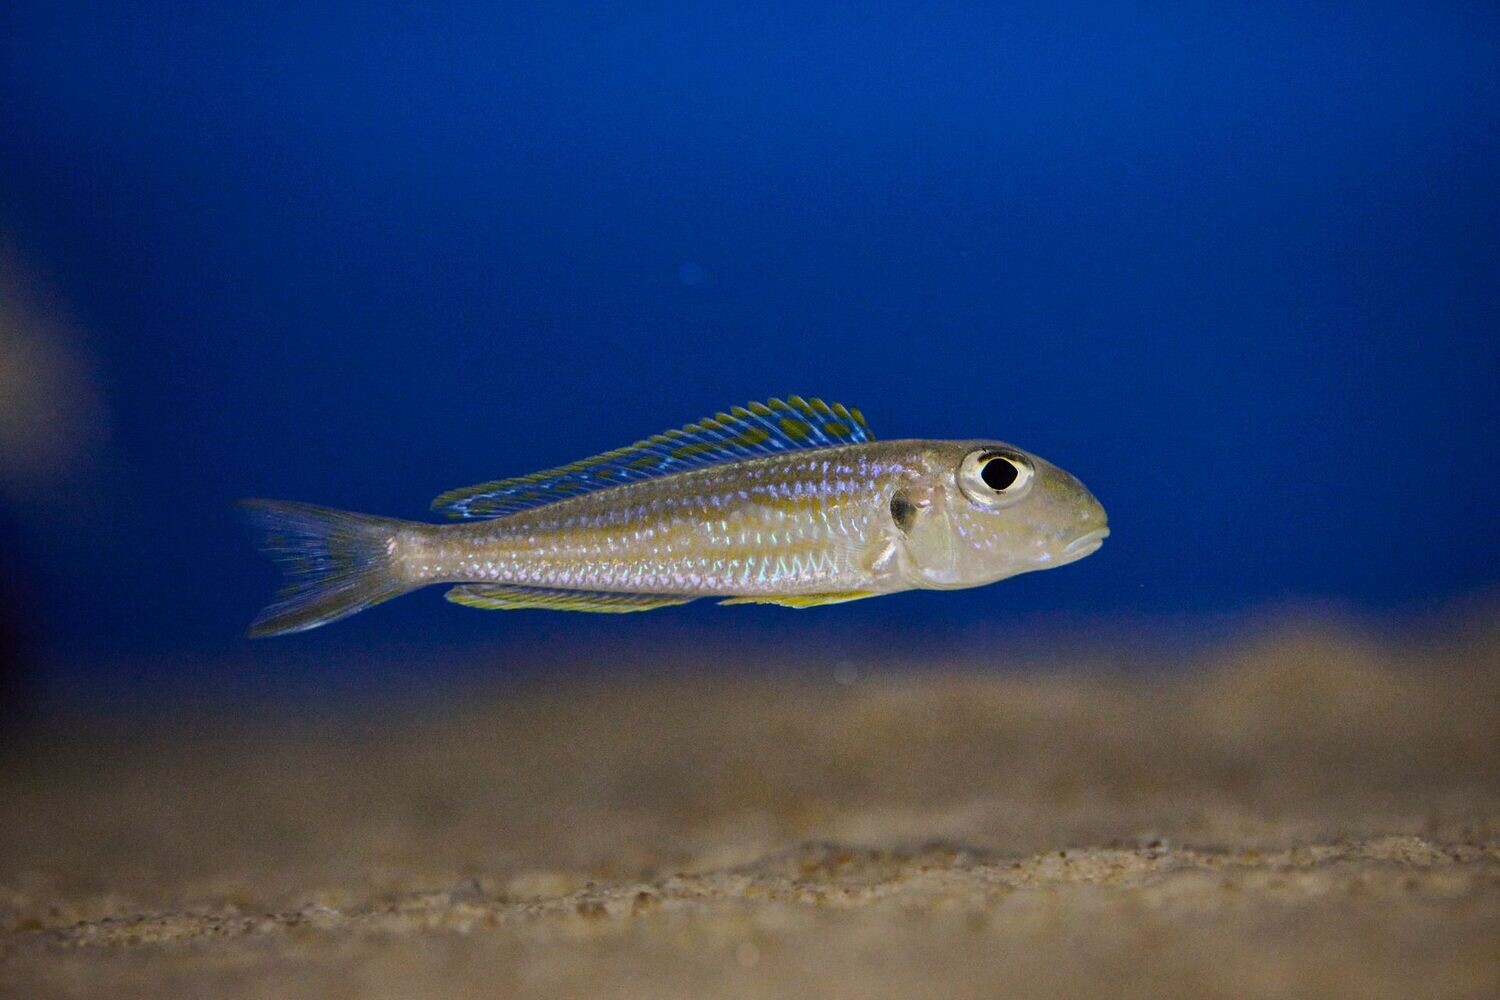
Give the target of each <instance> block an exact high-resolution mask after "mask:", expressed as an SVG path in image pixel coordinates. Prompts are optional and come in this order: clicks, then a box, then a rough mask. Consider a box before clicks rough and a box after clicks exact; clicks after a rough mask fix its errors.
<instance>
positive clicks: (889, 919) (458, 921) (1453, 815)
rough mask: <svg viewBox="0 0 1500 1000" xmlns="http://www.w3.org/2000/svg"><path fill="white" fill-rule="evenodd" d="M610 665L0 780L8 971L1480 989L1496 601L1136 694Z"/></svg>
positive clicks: (184, 986)
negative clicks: (1433, 624) (1437, 622)
mask: <svg viewBox="0 0 1500 1000" xmlns="http://www.w3.org/2000/svg"><path fill="white" fill-rule="evenodd" d="M607 676H608V675H607V674H590V675H589V677H587V678H582V677H577V676H575V677H573V678H572V679H569V678H568V677H567V676H566V674H565V673H564V675H563V676H561V677H560V678H558V679H554V680H552V681H550V682H547V683H545V684H544V683H540V682H536V683H531V684H527V685H520V686H515V687H511V688H505V689H494V690H491V691H489V692H488V693H487V694H485V695H484V696H483V697H476V698H474V699H471V700H470V701H469V702H468V703H467V704H465V705H464V706H462V707H460V708H456V709H455V708H454V707H452V706H447V707H442V706H438V707H434V708H433V709H432V710H431V711H429V712H427V713H425V714H422V713H418V714H416V715H408V714H400V713H391V714H388V715H386V716H369V715H367V716H365V717H362V718H350V719H333V720H328V721H325V722H324V723H321V724H318V725H313V724H309V723H307V722H299V723H285V724H278V723H276V722H274V721H267V720H262V721H260V722H257V723H254V724H246V723H239V724H234V725H227V724H226V725H217V726H206V725H203V724H199V725H194V726H185V725H184V726H179V727H173V726H164V728H162V729H160V730H159V731H156V732H152V733H150V734H149V735H141V734H137V735H136V736H134V737H132V738H131V739H128V740H124V739H120V738H118V737H116V738H102V737H101V738H98V739H92V740H90V739H85V740H82V741H80V742H75V743H73V744H71V745H66V746H58V745H53V746H47V747H38V748H36V749H34V750H32V751H30V752H28V753H26V754H25V755H23V756H21V757H20V758H16V759H13V760H11V761H9V762H7V766H6V767H5V770H4V773H3V775H0V796H3V801H4V803H5V809H4V811H5V823H4V824H3V828H0V988H8V989H9V990H10V991H11V992H12V994H13V995H18V996H21V995H24V996H104V995H109V996H166V995H189V994H195V995H209V996H251V997H285V996H289V995H304V996H307V995H316V996H327V997H350V998H354V997H429V996H430V997H469V996H475V997H477V996H505V995H511V994H524V995H539V996H579V995H593V996H618V997H635V996H662V995H668V996H746V997H762V996H765V997H770V996H808V995H821V996H836V997H844V996H847V997H871V996H945V997H964V996H1000V995H1006V996H1022V995H1038V994H1040V995H1048V994H1053V995H1074V996H1076V995H1085V994H1092V995H1111V996H1200V997H1219V996H1225V997H1227V996H1239V995H1297V996H1348V997H1385V996H1389V997H1409V996H1452V997H1460V996H1472V997H1481V996H1494V995H1500V944H1497V942H1500V934H1497V930H1496V929H1497V928H1500V774H1497V772H1500V768H1497V766H1496V765H1497V761H1500V710H1497V709H1500V633H1497V632H1496V631H1494V629H1493V627H1492V626H1491V625H1489V623H1488V622H1481V624H1480V627H1479V628H1478V629H1470V630H1468V631H1466V632H1461V633H1459V634H1458V635H1457V636H1456V637H1454V636H1446V637H1444V638H1443V639H1442V640H1441V641H1437V640H1432V641H1426V642H1423V641H1415V640H1413V641H1404V642H1395V641H1392V640H1390V639H1389V638H1385V639H1380V640H1376V639H1375V638H1373V637H1366V636H1361V635H1358V634H1353V633H1347V632H1344V633H1341V632H1338V631H1329V630H1318V629H1311V628H1291V629H1287V630H1283V631H1281V632H1279V633H1276V634H1274V635H1267V636H1265V637H1263V638H1262V639H1260V640H1256V641H1253V642H1249V643H1246V644H1242V645H1240V646H1238V647H1236V648H1234V649H1230V650H1226V651H1223V652H1222V653H1220V654H1217V655H1215V656H1213V657H1210V658H1209V659H1208V661H1206V662H1204V663H1202V664H1199V665H1196V666H1194V668H1193V669H1192V670H1183V669H1176V670H1171V671H1162V672H1158V673H1154V674H1152V675H1150V676H1149V677H1145V678H1140V677H1137V678H1135V679H1128V678H1124V677H1120V676H1112V675H1108V674H1103V675H1101V674H1082V673H1073V672H1068V671H1061V672H1049V673H1042V674H1037V673H1031V674H1026V675H1019V676H1016V675H1004V674H993V673H990V674H986V673H982V672H974V671H973V670H969V671H966V672H951V671H942V670H938V669H935V668H933V667H932V666H931V665H926V666H924V668H923V670H922V671H921V672H920V673H919V674H914V673H900V672H893V673H888V674H883V675H875V676H862V677H860V678H859V679H858V680H857V681H856V682H855V683H852V684H847V685H846V684H839V683H834V682H833V680H832V678H831V677H824V676H822V675H821V674H818V675H814V674H810V673H804V674H792V675H790V676H788V675H779V676H768V675H753V676H751V675H737V676H732V677H723V676H718V675H716V674H715V673H714V672H713V669H712V667H710V666H708V665H704V666H702V668H701V669H688V670H686V671H681V672H678V673H675V674H673V675H671V676H668V675H656V676H652V677H644V678H643V677H640V676H633V677H625V676H617V677H615V678H614V679H612V680H605V679H601V678H604V677H607ZM846 679H847V678H846Z"/></svg>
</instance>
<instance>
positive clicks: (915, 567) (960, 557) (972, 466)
mask: <svg viewBox="0 0 1500 1000" xmlns="http://www.w3.org/2000/svg"><path fill="white" fill-rule="evenodd" d="M923 458H924V461H923V463H922V465H923V466H924V467H925V469H926V472H925V474H923V475H921V476H920V477H919V479H918V480H917V481H914V482H912V483H911V484H909V485H908V486H907V487H905V488H904V491H903V490H898V491H897V494H896V496H894V497H893V498H892V517H893V520H894V521H895V525H896V529H897V531H898V532H899V533H900V538H901V544H902V546H903V548H904V554H905V558H904V559H903V560H902V562H903V571H904V574H905V575H906V577H907V579H908V581H909V582H910V583H911V585H913V586H916V587H922V588H926V589H938V590H943V589H954V588H959V587H974V586H978V585H980V584H985V583H993V582H994V581H996V580H1003V579H1005V578H1006V577H1008V576H1015V575H1016V574H1018V573H1027V572H1031V571H1032V570H1039V569H1051V568H1052V567H1054V566H1063V565H1066V564H1067V563H1070V562H1075V561H1077V560H1079V559H1082V558H1083V557H1084V556H1087V555H1089V554H1091V553H1093V552H1094V551H1095V550H1096V549H1098V548H1099V546H1100V545H1102V544H1103V542H1104V538H1105V536H1107V535H1108V534H1109V524H1108V518H1107V517H1106V516H1105V513H1104V508H1103V507H1102V506H1100V504H1099V501H1098V500H1096V499H1094V495H1093V494H1092V493H1090V492H1089V491H1088V489H1087V488H1086V487H1085V486H1084V485H1083V484H1082V483H1081V482H1079V481H1078V480H1077V479H1076V478H1074V477H1073V476H1072V475H1071V474H1069V473H1067V472H1065V471H1064V470H1062V469H1059V468H1058V467H1057V466H1055V465H1053V464H1052V463H1050V462H1048V461H1046V460H1045V459H1043V458H1040V457H1038V456H1036V455H1033V454H1031V453H1029V452H1026V451H1023V450H1022V449H1020V448H1017V447H1015V446H1014V445H1010V444H1005V443H1004V442H1000V441H953V442H947V441H945V442H940V443H931V444H929V445H928V446H927V447H926V448H925V449H924V455H923Z"/></svg>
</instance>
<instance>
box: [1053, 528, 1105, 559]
mask: <svg viewBox="0 0 1500 1000" xmlns="http://www.w3.org/2000/svg"><path fill="white" fill-rule="evenodd" d="M1108 537H1109V529H1108V528H1099V529H1097V530H1094V531H1090V532H1088V533H1086V534H1082V535H1079V536H1078V537H1077V538H1075V539H1073V540H1072V541H1071V542H1069V543H1068V544H1067V545H1064V546H1063V550H1062V554H1063V558H1065V559H1082V558H1083V557H1084V556H1086V555H1090V554H1091V553H1093V552H1094V551H1095V550H1096V549H1098V548H1099V546H1101V545H1103V544H1104V539H1106V538H1108Z"/></svg>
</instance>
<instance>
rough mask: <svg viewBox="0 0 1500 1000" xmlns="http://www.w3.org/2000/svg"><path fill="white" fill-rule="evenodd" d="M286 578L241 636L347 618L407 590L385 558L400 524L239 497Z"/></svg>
mask: <svg viewBox="0 0 1500 1000" xmlns="http://www.w3.org/2000/svg"><path fill="white" fill-rule="evenodd" d="M240 506H241V507H242V508H244V510H245V512H246V513H247V514H248V515H249V518H250V521H251V523H253V524H254V525H255V526H256V527H257V528H258V529H259V530H260V531H261V532H262V534H263V535H264V540H263V542H262V548H263V549H264V551H265V552H266V554H267V555H269V556H270V557H271V558H272V559H275V560H276V562H277V563H278V564H280V566H281V568H282V572H283V573H284V574H285V577H286V582H285V584H284V585H283V586H282V588H281V591H280V592H279V593H278V594H277V596H276V600H275V601H273V602H272V603H271V604H270V605H268V606H267V607H266V608H265V609H264V610H262V611H261V613H260V614H259V615H257V616H256V617H255V621H253V622H251V623H250V629H249V632H248V633H247V634H248V635H250V636H252V637H256V638H258V637H261V636H268V635H287V634H289V633H291V632H303V631H306V630H307V629H310V628H317V627H318V626H319V625H327V624H328V623H329V622H334V621H338V620H339V619H340V618H347V617H348V616H349V615H352V614H354V613H356V612H359V611H363V610H365V608H369V607H373V606H374V605H376V604H379V603H380V602H381V601H388V600H390V599H391V598H392V597H398V596H400V595H401V594H404V593H406V592H407V591H408V590H411V589H413V588H414V587H415V586H417V585H416V584H412V583H409V582H407V581H406V580H403V579H401V577H400V575H399V574H398V573H397V572H396V566H395V565H394V563H393V562H392V558H391V557H392V554H393V553H394V552H395V548H396V544H395V543H396V540H397V537H398V535H399V533H400V531H401V529H402V528H403V527H404V526H405V522H402V521H398V520H396V519H394V518H388V517H371V516H369V515H367V514H351V513H349V512H347V511H342V510H333V509H331V508H329V507H317V506H314V505H313V504H309V503H291V502H287V501H281V500H242V501H240Z"/></svg>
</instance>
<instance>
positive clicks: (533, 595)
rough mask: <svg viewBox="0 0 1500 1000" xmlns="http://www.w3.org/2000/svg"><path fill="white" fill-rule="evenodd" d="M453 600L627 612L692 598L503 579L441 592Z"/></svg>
mask: <svg viewBox="0 0 1500 1000" xmlns="http://www.w3.org/2000/svg"><path fill="white" fill-rule="evenodd" d="M443 596H444V597H446V598H447V599H448V600H450V601H452V602H453V603H454V604H462V605H464V606H465V607H468V608H482V609H484V610H486V611H521V610H526V609H528V608H538V609H543V610H550V611H592V612H596V613H599V614H627V613H629V612H631V611H654V610H656V609H657V608H668V607H671V606H672V605H674V604H687V603H688V602H689V601H693V600H696V598H694V597H689V596H686V595H683V594H617V593H610V592H607V591H597V590H561V589H554V588H550V587H518V586H513V585H511V584H506V583H466V584H464V585H462V586H459V587H454V588H452V589H451V590H449V591H448V592H447V593H446V594H444V595H443Z"/></svg>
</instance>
